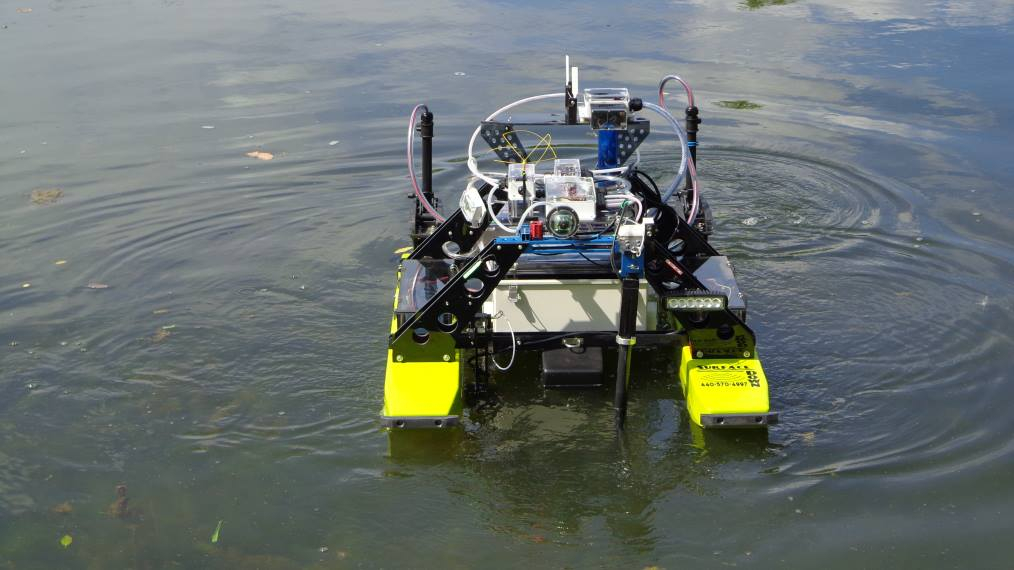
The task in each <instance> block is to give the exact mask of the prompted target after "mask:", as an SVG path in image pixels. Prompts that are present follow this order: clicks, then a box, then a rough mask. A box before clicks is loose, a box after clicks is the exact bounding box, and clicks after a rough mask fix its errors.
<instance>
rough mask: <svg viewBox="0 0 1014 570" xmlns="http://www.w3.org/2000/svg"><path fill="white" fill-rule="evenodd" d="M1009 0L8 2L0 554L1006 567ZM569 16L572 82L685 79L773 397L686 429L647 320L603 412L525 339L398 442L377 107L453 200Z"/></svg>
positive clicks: (388, 140) (340, 562) (552, 51)
mask: <svg viewBox="0 0 1014 570" xmlns="http://www.w3.org/2000/svg"><path fill="white" fill-rule="evenodd" d="M28 8H30V9H31V10H30V11H28ZM1012 20H1014V6H1012V5H1011V4H1010V3H1009V2H1004V1H1000V0H996V1H989V0H985V1H979V2H970V1H959V0H951V1H942V2H935V3H925V2H916V1H909V0H879V1H856V2H847V3H838V2H831V1H830V0H813V1H805V0H801V1H798V2H790V1H778V2H773V1H772V2H767V1H748V2H733V1H722V2H704V1H684V2H647V3H640V4H638V5H636V6H629V7H625V8H624V9H623V10H622V11H617V8H616V7H615V5H614V4H612V3H603V2H594V1H593V2H584V3H579V4H573V3H563V4H561V5H559V6H555V7H545V6H543V5H542V4H541V3H531V2H522V3H517V2H514V3H509V2H492V1H480V2H468V3H458V2H448V1H436V2H427V3H416V2H407V1H406V2H380V3H371V4H368V5H364V4H362V3H354V4H348V5H336V3H334V2H324V1H322V0H305V1H303V2H299V3H291V2H280V1H270V0H269V1H262V2H240V1H238V0H215V1H212V2H185V1H183V0H163V1H161V2H128V1H122V0H92V1H90V2H84V1H73V0H51V1H49V2H40V1H35V0H24V1H23V2H16V3H10V2H8V3H5V5H4V6H3V7H0V46H2V47H3V49H0V74H2V78H3V79H2V81H0V102H2V104H3V112H0V180H2V181H3V182H2V184H0V264H2V265H0V268H2V271H0V341H2V346H0V567H2V568H173V567H182V568H240V567H242V568H307V567H314V568H317V567H319V568H333V567H366V568H374V567H443V568H446V567H452V568H458V567H460V568H471V567H517V566H518V565H522V564H524V565H528V566H533V567H549V568H558V567H559V568H584V567H609V568H643V567H647V566H659V567H664V568H678V567H684V566H687V565H692V566H695V567H719V566H726V565H728V566H732V565H736V566H753V565H757V566H768V567H801V568H802V567H814V566H817V565H820V566H822V567H841V568H853V567H857V566H859V567H870V566H874V567H880V566H888V565H901V566H914V565H916V564H918V565H920V566H923V567H967V566H970V565H971V566H979V567H1003V566H1009V565H1010V560H1011V555H1012V554H1014V549H1012V547H1011V545H1010V540H1009V535H1010V531H1011V530H1012V528H1014V527H1012V523H1011V520H1012V513H1014V480H1012V479H1011V477H1010V474H1011V473H1014V443H1012V439H1011V437H1010V434H1011V433H1012V430H1014V416H1012V415H1011V414H1010V413H1009V410H1008V407H1009V406H1008V402H1010V401H1011V400H1012V399H1014V386H1012V385H1011V384H1010V382H1008V380H1009V376H1010V374H1009V369H1010V365H1011V363H1012V362H1011V354H1012V348H1014V346H1012V345H1014V342H1012V337H1011V331H1012V330H1014V327H1012V325H1014V314H1012V289H1011V282H1012V278H1014V271H1012V263H1014V248H1012V247H1011V244H1012V243H1014V230H1012V228H1014V225H1012V223H1011V222H1012V217H1014V216H1012V205H1014V199H1012V198H1011V195H1010V193H1009V191H1008V190H1009V188H1010V186H1011V183H1012V182H1014V166H1012V162H1011V161H1010V156H1011V153H1012V150H1014V149H1012V145H1011V142H1010V141H1011V140H1012V137H1014V102H1012V99H1011V98H1010V93H1011V92H1012V90H1014V74H1011V72H1010V61H1012V60H1014V39H1012V35H1011V32H1012V30H1011V27H1012ZM563 30H566V33H563ZM563 53H570V54H571V56H572V57H573V58H574V60H575V63H577V64H578V65H581V66H582V74H581V76H582V82H583V83H584V84H585V86H592V85H596V86H597V85H603V86H611V85H626V86H629V87H630V88H631V89H632V90H633V91H634V92H635V94H637V95H641V96H643V97H646V98H650V97H651V93H652V91H653V89H654V87H655V85H657V81H658V79H659V78H660V77H661V76H662V75H664V74H666V73H674V72H675V73H679V74H680V75H682V76H684V77H686V78H688V79H689V80H690V81H691V82H692V84H693V85H694V86H695V88H696V92H697V98H698V105H699V106H700V108H701V113H702V116H703V118H704V121H705V122H704V124H703V125H702V132H701V142H702V147H701V150H700V172H701V178H702V189H703V192H705V193H706V196H707V197H708V199H709V200H710V202H711V204H712V207H713V209H714V212H715V216H716V220H717V231H716V235H715V237H714V240H713V241H714V243H715V245H716V246H717V247H718V248H719V249H720V250H722V251H723V252H724V253H726V254H728V255H729V256H731V258H732V259H733V260H734V262H735V263H736V265H737V269H738V272H739V277H740V280H741V286H742V287H743V288H744V290H746V292H747V293H748V294H749V295H750V303H751V304H750V307H751V319H750V323H751V325H752V326H753V328H754V329H755V330H756V332H757V333H758V337H759V340H760V343H761V350H762V353H761V354H762V356H763V358H764V362H765V367H766V370H767V372H768V376H769V379H770V380H771V383H772V398H773V405H774V406H775V407H776V408H777V409H778V410H780V411H781V412H782V423H781V424H780V425H778V426H776V427H774V428H772V429H771V430H770V431H769V433H768V434H766V435H758V434H745V433H735V434H724V433H723V434H708V437H706V438H704V439H702V438H701V437H700V435H699V434H696V433H695V432H694V431H693V430H692V429H691V428H690V426H689V425H688V422H687V419H686V416H685V413H683V412H682V406H683V404H682V401H681V398H680V397H679V396H678V395H677V390H676V389H675V385H674V375H673V370H672V369H671V367H666V366H665V364H664V360H661V359H657V358H656V359H654V361H650V360H651V359H648V360H649V361H643V362H639V363H638V365H637V367H636V377H637V379H636V387H635V388H634V389H633V394H632V401H631V420H630V428H629V433H628V436H627V439H626V444H625V446H624V447H623V448H621V447H620V446H619V445H618V443H617V441H616V439H615V437H614V435H613V433H612V430H611V409H610V398H609V395H608V391H603V392H601V393H596V392H593V393H582V394H560V393H543V392H542V391H541V390H540V389H538V388H537V387H536V386H535V385H534V380H532V379H533V378H534V376H535V375H536V373H537V369H536V367H534V366H533V364H534V363H533V362H532V361H531V360H530V359H529V360H522V362H521V363H519V368H520V370H519V373H518V374H516V375H514V377H512V379H511V380H513V381H514V382H515V383H516V384H517V388H516V390H512V391H511V392H510V393H509V394H506V395H505V396H506V397H505V398H504V401H503V402H501V403H500V404H499V405H498V406H495V407H492V408H489V409H483V410H479V411H476V412H474V413H473V414H472V415H471V417H470V418H469V423H468V429H467V430H466V431H465V433H463V434H460V435H459V437H458V438H457V439H456V440H454V441H450V442H437V441H421V442H416V444H415V445H414V449H415V450H416V453H409V454H404V455H392V454H391V453H390V451H389V448H388V439H387V435H385V434H384V433H383V432H382V431H380V429H379V422H378V411H379V409H380V405H381V399H382V391H383V386H382V384H383V366H384V351H385V344H386V342H387V334H386V333H387V326H388V321H387V319H388V318H389V311H390V303H391V288H392V286H393V282H392V277H393V275H392V272H393V268H394V266H395V263H396V256H394V255H393V253H392V252H393V251H394V250H395V249H397V248H399V247H402V246H403V245H405V244H406V243H407V232H408V220H409V216H410V211H411V202H410V201H409V200H408V199H407V198H406V197H405V196H406V194H407V192H408V185H407V181H406V176H405V172H404V164H403V162H404V158H403V156H404V154H403V152H404V149H403V144H404V134H405V130H404V129H405V123H406V120H407V114H408V112H409V110H410V109H411V107H412V106H413V105H414V104H416V103H418V102H425V103H427V104H428V105H429V106H430V108H431V109H432V110H433V111H434V112H435V113H436V116H437V138H436V141H435V147H436V151H435V152H436V157H435V162H436V166H437V167H438V169H439V172H438V173H437V175H436V177H435V178H436V183H437V185H438V187H439V194H440V195H441V196H442V197H443V198H444V199H445V200H446V201H447V202H448V203H454V202H456V200H457V195H458V192H459V191H460V188H462V186H463V184H464V182H465V180H466V179H467V170H466V169H465V167H464V165H463V164H462V162H461V159H462V157H463V155H464V152H465V150H464V148H465V144H466V142H467V137H468V136H469V134H470V132H471V129H472V128H473V127H474V124H475V121H477V120H478V119H481V118H482V117H484V116H485V115H486V114H487V113H489V112H490V111H492V110H493V109H495V108H496V107H498V106H500V105H502V104H505V103H507V102H509V101H512V100H514V99H517V98H520V97H524V96H528V95H533V94H538V93H544V92H547V91H553V90H556V89H558V88H559V85H558V84H559V82H560V79H561V75H562V70H561V69H560V68H561V67H562V54H563ZM672 101H674V102H676V101H678V94H673V96H672ZM729 102H747V103H749V104H748V105H745V104H736V103H732V104H730V103H729ZM675 104H677V105H679V103H675ZM253 151H263V152H270V153H272V154H273V156H274V159H273V160H270V161H258V160H256V159H254V158H250V157H247V156H245V155H246V153H249V152H253ZM672 151H673V148H672V145H668V144H666V143H657V144H656V146H653V147H651V148H646V149H645V151H644V160H645V167H646V169H647V170H648V171H649V172H651V173H653V174H656V175H657V176H659V177H663V178H664V177H665V175H666V173H667V171H666V167H667V161H668V160H669V156H670V154H671V152H672ZM51 189H60V190H62V192H63V195H62V197H60V198H59V199H58V200H56V201H55V203H51V204H36V203H33V201H32V193H33V191H36V190H51ZM58 262H63V263H58ZM26 284H27V285H28V286H27V287H26V286H25V285H26ZM660 362H661V364H660ZM526 378H527V379H528V382H527V383H526V382H525V379H526ZM121 484H122V485H126V487H127V491H126V492H127V497H128V498H129V503H128V505H127V507H126V510H125V511H124V509H123V508H122V506H123V505H122V504H121V505H120V507H121V508H117V507H116V505H111V503H113V502H114V500H116V498H117V491H116V488H117V485H121ZM117 515H125V516H117ZM219 521H223V522H222V528H221V530H220V533H219V540H218V541H217V543H215V544H212V543H211V536H212V533H213V532H214V531H215V528H216V526H217V524H218V523H219ZM64 535H69V536H71V537H72V538H73V542H72V543H71V544H70V546H68V547H66V548H64V547H62V546H61V545H60V539H61V537H63V536H64Z"/></svg>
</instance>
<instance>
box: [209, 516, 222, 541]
mask: <svg viewBox="0 0 1014 570" xmlns="http://www.w3.org/2000/svg"><path fill="white" fill-rule="evenodd" d="M223 522H225V521H218V526H216V527H215V532H213V533H211V544H217V543H218V533H220V532H222V523H223Z"/></svg>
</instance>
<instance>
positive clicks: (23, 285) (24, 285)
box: [21, 283, 32, 289]
mask: <svg viewBox="0 0 1014 570" xmlns="http://www.w3.org/2000/svg"><path fill="white" fill-rule="evenodd" d="M31 286H32V284H31V283H22V284H21V288H22V289H28V288H29V287H31Z"/></svg>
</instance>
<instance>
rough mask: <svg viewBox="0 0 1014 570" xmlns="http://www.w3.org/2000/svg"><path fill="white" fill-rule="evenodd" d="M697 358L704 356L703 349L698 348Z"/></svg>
mask: <svg viewBox="0 0 1014 570" xmlns="http://www.w3.org/2000/svg"><path fill="white" fill-rule="evenodd" d="M697 358H704V351H703V350H698V351H697Z"/></svg>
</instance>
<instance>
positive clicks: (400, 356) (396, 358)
mask: <svg viewBox="0 0 1014 570" xmlns="http://www.w3.org/2000/svg"><path fill="white" fill-rule="evenodd" d="M394 359H395V360H397V361H398V362H402V361H404V360H405V357H404V356H402V355H400V354H399V355H398V356H395V357H394Z"/></svg>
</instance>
